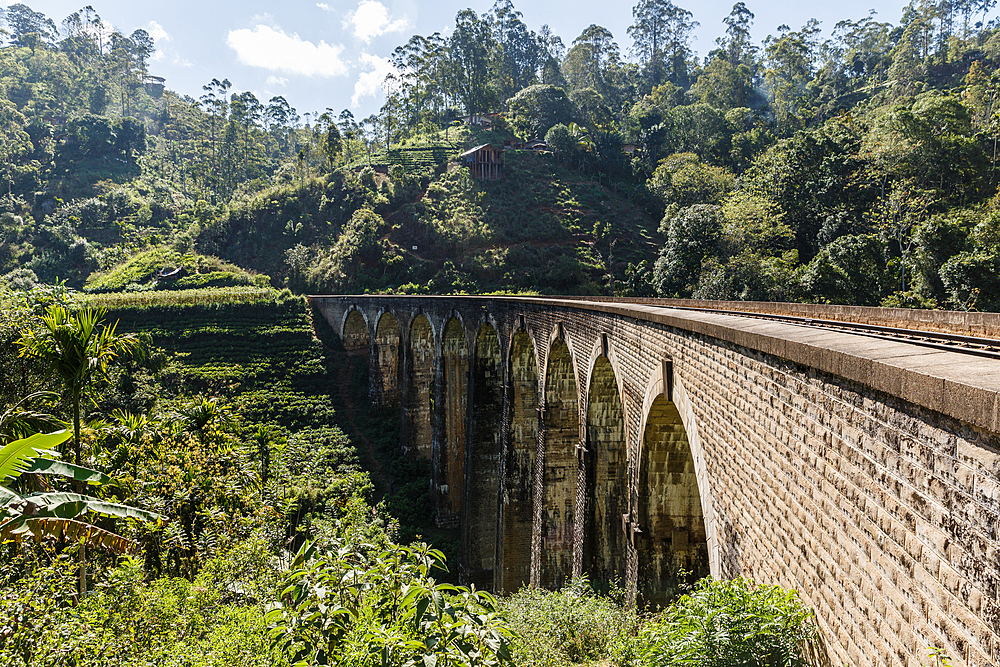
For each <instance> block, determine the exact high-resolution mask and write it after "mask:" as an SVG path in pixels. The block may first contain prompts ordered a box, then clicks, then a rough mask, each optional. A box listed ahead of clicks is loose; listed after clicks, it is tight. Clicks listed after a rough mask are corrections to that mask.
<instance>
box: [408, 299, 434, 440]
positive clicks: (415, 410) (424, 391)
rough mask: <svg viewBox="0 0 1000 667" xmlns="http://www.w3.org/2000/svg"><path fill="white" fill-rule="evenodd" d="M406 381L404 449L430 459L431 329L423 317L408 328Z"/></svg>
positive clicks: (432, 363)
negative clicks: (408, 345) (407, 384)
mask: <svg viewBox="0 0 1000 667" xmlns="http://www.w3.org/2000/svg"><path fill="white" fill-rule="evenodd" d="M407 363H408V365H409V368H408V369H407V373H406V381H407V382H408V383H409V386H408V391H407V395H406V440H407V442H406V446H407V448H408V449H409V450H410V452H411V454H412V455H415V456H419V457H420V458H430V456H431V449H432V442H433V422H432V414H433V405H434V330H433V329H432V328H431V323H430V321H429V320H428V319H427V318H426V317H425V316H424V315H417V316H416V317H415V318H413V323H412V324H411V325H410V354H409V355H408V357H407Z"/></svg>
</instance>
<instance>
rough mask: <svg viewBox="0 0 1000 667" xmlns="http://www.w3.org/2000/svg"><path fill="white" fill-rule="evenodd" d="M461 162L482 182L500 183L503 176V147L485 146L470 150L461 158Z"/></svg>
mask: <svg viewBox="0 0 1000 667" xmlns="http://www.w3.org/2000/svg"><path fill="white" fill-rule="evenodd" d="M459 161H460V163H461V164H462V166H465V167H468V168H469V171H471V172H472V175H473V176H474V177H475V178H478V179H479V180H481V181H498V180H500V177H501V176H503V147H502V146H494V145H493V144H483V145H482V146H476V147H475V148H470V149H469V150H467V151H465V152H464V153H462V154H461V155H460V156H459Z"/></svg>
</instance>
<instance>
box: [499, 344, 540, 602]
mask: <svg viewBox="0 0 1000 667" xmlns="http://www.w3.org/2000/svg"><path fill="white" fill-rule="evenodd" d="M509 403H510V406H509V408H508V409H509V411H510V412H509V414H510V421H509V432H508V436H507V460H506V462H505V465H504V486H503V488H504V492H503V538H502V544H501V553H502V557H503V566H502V568H501V569H500V577H499V580H498V585H497V587H498V590H499V591H500V592H502V593H513V592H515V591H517V590H518V589H519V588H521V587H522V586H524V585H525V584H527V583H529V582H530V580H531V534H532V525H533V522H534V518H533V509H532V499H533V498H534V477H535V475H534V470H535V452H536V450H537V448H538V365H537V363H536V362H535V346H534V344H532V342H531V337H530V336H528V334H527V333H525V332H524V331H519V332H517V333H516V334H515V335H514V337H513V339H512V340H511V346H510V398H509Z"/></svg>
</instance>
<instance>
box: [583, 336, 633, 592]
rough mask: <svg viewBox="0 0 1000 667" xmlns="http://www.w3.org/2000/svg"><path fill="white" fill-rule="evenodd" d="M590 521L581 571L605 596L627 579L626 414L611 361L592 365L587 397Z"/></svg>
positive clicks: (586, 525)
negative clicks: (625, 524)
mask: <svg viewBox="0 0 1000 667" xmlns="http://www.w3.org/2000/svg"><path fill="white" fill-rule="evenodd" d="M587 397H588V400H587V451H586V453H585V454H584V464H585V467H586V480H587V481H586V501H585V502H586V505H585V507H586V515H585V523H584V533H583V534H584V540H583V571H584V572H586V573H587V575H588V576H589V577H590V581H591V583H592V584H593V585H595V586H596V587H597V588H598V590H601V591H607V590H609V589H610V588H611V586H612V585H613V584H614V583H615V582H618V583H619V584H624V578H625V562H626V561H625V558H626V546H625V544H626V543H625V531H624V530H623V526H622V515H623V514H625V513H626V512H627V500H628V486H627V484H626V477H625V474H626V469H627V453H626V448H625V414H624V412H623V410H622V400H621V395H620V393H619V392H618V382H617V379H616V377H615V372H614V370H613V369H612V367H611V363H610V362H609V361H608V358H607V357H606V356H604V355H601V356H600V357H598V358H597V362H596V363H595V364H594V370H593V373H592V374H591V377H590V390H589V391H588V392H587Z"/></svg>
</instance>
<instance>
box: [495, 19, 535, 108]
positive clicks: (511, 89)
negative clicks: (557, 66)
mask: <svg viewBox="0 0 1000 667" xmlns="http://www.w3.org/2000/svg"><path fill="white" fill-rule="evenodd" d="M487 20H489V21H490V23H491V24H492V29H493V40H494V41H495V43H496V45H497V49H496V59H495V60H496V62H495V65H494V66H493V68H492V69H493V78H494V81H495V84H494V85H495V86H496V89H497V92H498V93H499V94H500V99H501V100H507V99H509V98H510V97H511V96H512V95H514V93H516V92H517V91H519V90H521V89H522V88H525V87H527V86H529V85H531V84H532V83H535V82H536V80H537V73H538V70H539V67H540V66H541V64H542V57H543V45H542V43H541V42H540V41H539V38H538V36H537V35H535V33H534V32H532V31H530V30H528V28H527V26H525V25H524V22H523V21H522V20H521V12H519V11H517V10H515V9H514V3H513V2H511V0H496V2H495V3H494V4H493V9H492V10H491V11H490V13H489V15H488V16H487Z"/></svg>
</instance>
